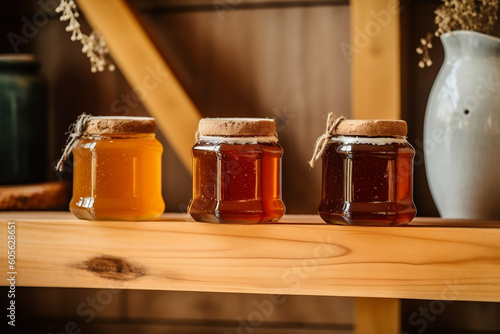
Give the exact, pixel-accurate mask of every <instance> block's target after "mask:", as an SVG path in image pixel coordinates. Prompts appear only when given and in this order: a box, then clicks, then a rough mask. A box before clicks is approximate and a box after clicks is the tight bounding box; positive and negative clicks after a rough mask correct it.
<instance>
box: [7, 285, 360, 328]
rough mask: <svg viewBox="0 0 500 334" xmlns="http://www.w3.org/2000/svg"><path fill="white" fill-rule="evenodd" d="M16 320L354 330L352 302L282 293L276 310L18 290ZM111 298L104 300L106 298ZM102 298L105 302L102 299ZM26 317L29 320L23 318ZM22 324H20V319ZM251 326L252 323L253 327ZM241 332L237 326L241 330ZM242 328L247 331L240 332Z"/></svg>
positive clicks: (251, 298)
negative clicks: (283, 294) (282, 295)
mask: <svg viewBox="0 0 500 334" xmlns="http://www.w3.org/2000/svg"><path fill="white" fill-rule="evenodd" d="M18 291H19V293H18V295H17V300H16V302H17V309H18V318H19V322H20V323H21V324H22V325H24V326H21V327H26V325H29V326H34V327H35V328H36V329H37V332H39V331H40V329H41V328H44V331H45V332H53V333H59V332H61V331H63V330H64V326H65V324H67V323H68V322H74V323H76V325H77V326H78V327H80V328H81V329H82V330H83V331H84V332H89V333H90V332H91V333H101V332H102V331H103V330H105V329H106V330H111V331H113V332H118V330H119V331H120V332H122V330H125V327H127V330H128V331H126V332H125V333H134V331H135V332H136V333H139V332H140V333H159V332H167V333H225V332H228V333H237V332H238V327H243V326H245V325H250V326H251V327H250V328H249V330H253V331H254V332H255V333H283V334H296V333H297V334H299V333H318V334H319V333H333V334H352V330H353V328H354V326H353V321H354V319H353V308H354V300H353V299H352V298H333V297H318V296H286V298H287V299H286V301H285V302H284V303H283V304H281V305H276V307H275V308H274V309H269V308H267V306H264V308H260V306H256V305H264V304H265V300H267V299H268V298H269V296H267V295H255V294H243V295H241V294H227V293H222V294H220V293H201V292H171V291H140V290H105V289H56V288H44V289H41V288H20V289H19V290H18ZM106 296H111V298H109V301H108V299H107V298H108V297H106ZM102 301H105V303H101V302H102ZM27 319H30V320H29V324H27V323H26V321H28V320H27ZM23 322H24V323H23ZM252 324H253V326H252ZM240 331H241V328H240ZM243 332H245V331H243Z"/></svg>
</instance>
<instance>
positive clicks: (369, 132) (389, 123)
mask: <svg viewBox="0 0 500 334" xmlns="http://www.w3.org/2000/svg"><path fill="white" fill-rule="evenodd" d="M407 132H408V126H407V125H406V122H405V121H402V120H388V119H377V120H370V119H346V120H343V121H341V122H340V123H339V124H338V125H337V127H336V128H335V135H337V136H366V137H404V136H406V134H407Z"/></svg>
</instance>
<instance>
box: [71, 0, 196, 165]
mask: <svg viewBox="0 0 500 334" xmlns="http://www.w3.org/2000/svg"><path fill="white" fill-rule="evenodd" d="M78 6H79V7H80V9H81V10H82V12H84V13H85V17H86V19H87V20H88V21H89V23H90V25H91V26H92V27H93V28H94V29H96V30H97V31H99V32H100V33H101V34H102V35H103V36H104V38H105V39H106V41H107V43H108V47H109V50H110V53H111V55H112V56H113V60H114V61H115V62H116V64H117V65H118V67H119V68H120V70H121V71H122V73H123V74H124V75H125V78H126V79H127V80H128V82H129V84H130V86H131V87H132V88H133V89H134V91H135V92H136V94H137V95H138V96H139V98H140V99H141V101H142V103H143V104H144V106H145V107H146V108H147V110H148V111H149V113H150V114H151V115H152V116H153V117H155V118H156V122H157V123H158V125H159V128H160V129H161V131H162V132H163V134H164V135H165V137H166V138H167V140H168V141H169V142H170V144H171V145H172V147H173V149H174V151H175V152H176V153H177V155H178V156H179V158H180V159H181V161H182V163H183V164H184V166H185V167H186V168H187V169H188V170H189V171H191V168H192V162H191V147H192V146H193V144H194V135H195V131H196V129H197V127H198V121H199V119H200V118H201V116H200V113H199V112H198V111H197V109H196V107H195V106H194V104H193V103H192V101H191V100H190V98H189V96H188V95H187V93H186V92H185V91H184V89H183V88H182V86H181V85H180V83H179V81H178V80H177V78H176V77H175V76H174V74H173V73H172V71H171V70H170V68H169V67H168V65H167V64H166V62H165V60H164V59H163V58H162V56H161V54H160V52H159V51H158V49H157V48H156V46H155V45H154V43H153V42H152V41H151V39H150V38H149V36H148V35H147V33H146V31H145V30H144V29H143V27H142V26H141V24H140V23H139V21H138V20H137V18H136V17H135V16H134V14H133V12H132V11H131V10H130V8H129V6H128V5H127V4H126V2H125V1H124V0H106V1H102V0H79V1H78Z"/></svg>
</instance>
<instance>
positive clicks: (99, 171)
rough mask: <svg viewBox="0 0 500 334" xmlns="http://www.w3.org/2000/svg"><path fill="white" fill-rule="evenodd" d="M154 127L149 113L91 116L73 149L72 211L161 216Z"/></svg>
mask: <svg viewBox="0 0 500 334" xmlns="http://www.w3.org/2000/svg"><path fill="white" fill-rule="evenodd" d="M154 130H155V122H154V119H153V118H149V117H91V118H90V119H89V121H88V122H87V125H86V130H85V132H84V133H83V137H82V138H81V139H80V140H78V142H77V143H76V145H75V147H74V148H73V159H74V170H73V198H72V199H71V203H70V211H71V213H73V214H74V215H75V216H76V217H78V218H82V219H96V220H102V219H110V220H141V219H151V218H156V217H158V216H160V215H161V214H162V213H163V211H164V210H165V203H164V202H163V198H162V195H161V188H162V187H161V155H162V152H163V147H162V145H161V144H160V142H159V141H158V140H157V139H156V138H155V134H154Z"/></svg>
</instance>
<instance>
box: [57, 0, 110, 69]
mask: <svg viewBox="0 0 500 334" xmlns="http://www.w3.org/2000/svg"><path fill="white" fill-rule="evenodd" d="M56 12H57V13H62V14H61V18H60V20H61V21H69V25H68V26H67V27H66V31H68V32H72V34H71V40H72V41H80V43H82V52H83V53H84V54H85V55H86V56H87V58H89V60H90V70H91V71H92V72H93V73H95V72H97V71H99V72H102V71H104V68H105V67H106V66H107V68H108V70H110V71H114V69H115V66H114V65H113V64H112V63H111V62H110V60H109V49H108V47H107V45H106V41H105V40H104V37H102V36H101V35H100V34H99V33H98V32H97V31H92V32H91V33H90V35H85V34H84V33H82V31H81V30H80V23H79V22H78V20H77V18H78V17H79V16H80V13H78V9H77V7H76V3H75V1H74V0H61V3H60V4H59V6H58V7H57V8H56Z"/></svg>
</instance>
